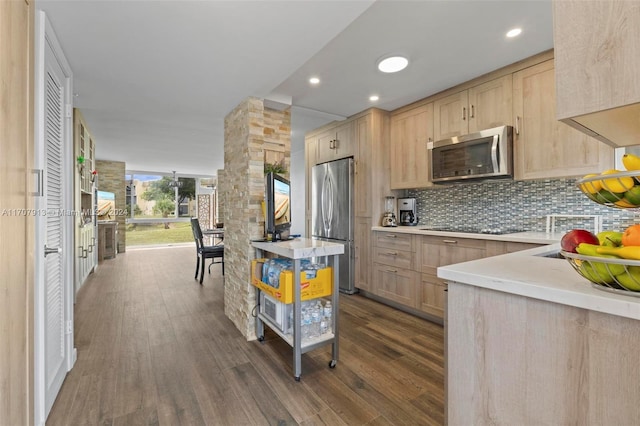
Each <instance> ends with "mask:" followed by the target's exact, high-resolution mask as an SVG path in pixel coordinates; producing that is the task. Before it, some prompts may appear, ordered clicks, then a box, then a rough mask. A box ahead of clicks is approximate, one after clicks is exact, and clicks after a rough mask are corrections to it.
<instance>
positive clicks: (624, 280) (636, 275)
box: [616, 266, 640, 291]
mask: <svg viewBox="0 0 640 426" xmlns="http://www.w3.org/2000/svg"><path fill="white" fill-rule="evenodd" d="M616 282H617V283H618V284H620V285H621V286H623V287H624V288H626V289H627V290H631V291H640V266H628V267H627V272H623V273H622V274H619V275H616Z"/></svg>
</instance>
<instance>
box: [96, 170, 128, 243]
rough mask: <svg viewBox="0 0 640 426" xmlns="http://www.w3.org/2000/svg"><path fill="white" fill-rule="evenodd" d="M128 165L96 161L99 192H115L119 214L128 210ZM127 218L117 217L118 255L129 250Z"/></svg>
mask: <svg viewBox="0 0 640 426" xmlns="http://www.w3.org/2000/svg"><path fill="white" fill-rule="evenodd" d="M125 166H126V164H125V163H124V162H123V161H106V160H96V170H97V171H98V190H100V191H107V192H113V193H114V194H115V201H116V207H115V208H116V210H117V212H118V213H121V212H124V211H125V209H126V208H127V201H126V196H127V188H126V183H125V180H124V176H125V168H126V167H125ZM125 220H126V216H125V215H124V214H118V215H116V222H118V253H124V252H125V251H126V250H127V248H126V247H127V244H126V242H127V240H126V238H127V233H126V226H127V225H126V223H125Z"/></svg>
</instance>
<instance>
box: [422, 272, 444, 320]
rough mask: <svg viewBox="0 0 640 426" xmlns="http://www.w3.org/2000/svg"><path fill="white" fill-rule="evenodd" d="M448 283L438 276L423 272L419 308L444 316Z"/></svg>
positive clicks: (431, 313) (437, 315)
mask: <svg viewBox="0 0 640 426" xmlns="http://www.w3.org/2000/svg"><path fill="white" fill-rule="evenodd" d="M446 289H447V285H446V284H445V283H444V282H442V280H440V279H439V278H438V277H434V276H433V275H429V274H422V280H421V282H420V298H419V299H418V309H420V310H421V311H423V312H426V313H428V314H430V315H433V316H435V317H438V318H444V306H445V290H446Z"/></svg>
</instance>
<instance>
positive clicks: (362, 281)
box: [354, 217, 376, 294]
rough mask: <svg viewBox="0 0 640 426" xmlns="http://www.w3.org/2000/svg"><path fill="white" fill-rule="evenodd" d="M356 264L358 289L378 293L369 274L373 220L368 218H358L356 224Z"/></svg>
mask: <svg viewBox="0 0 640 426" xmlns="http://www.w3.org/2000/svg"><path fill="white" fill-rule="evenodd" d="M354 237H355V239H354V242H355V262H356V287H357V288H359V289H362V290H366V291H368V292H370V293H374V294H375V293H376V288H375V286H374V285H373V283H372V282H371V279H370V276H369V272H370V270H371V264H372V262H371V219H370V218H368V217H356V223H355V235H354Z"/></svg>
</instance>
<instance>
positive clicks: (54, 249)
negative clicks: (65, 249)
mask: <svg viewBox="0 0 640 426" xmlns="http://www.w3.org/2000/svg"><path fill="white" fill-rule="evenodd" d="M54 253H58V254H60V253H62V248H60V247H47V246H46V245H45V246H44V257H47V256H48V255H50V254H54Z"/></svg>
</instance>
